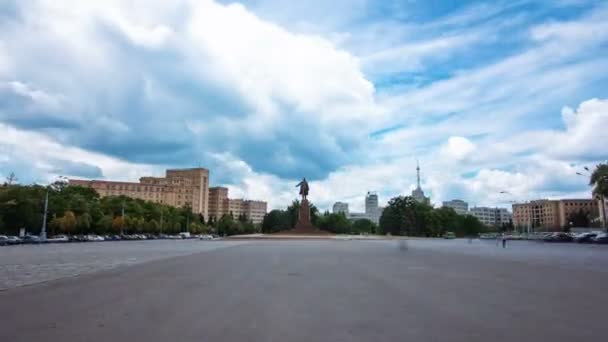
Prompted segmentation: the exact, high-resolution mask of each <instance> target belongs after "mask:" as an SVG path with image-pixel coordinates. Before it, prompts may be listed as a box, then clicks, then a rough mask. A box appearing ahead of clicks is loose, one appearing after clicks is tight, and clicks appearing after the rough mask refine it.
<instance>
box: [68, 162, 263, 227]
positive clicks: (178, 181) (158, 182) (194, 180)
mask: <svg viewBox="0 0 608 342" xmlns="http://www.w3.org/2000/svg"><path fill="white" fill-rule="evenodd" d="M69 184H70V185H79V186H84V187H90V188H93V189H94V190H95V191H97V193H99V195H100V196H101V197H106V196H127V197H130V198H138V199H142V200H145V201H151V202H155V203H160V204H165V205H170V206H173V207H182V208H184V207H190V208H192V212H193V213H196V214H201V215H203V217H204V218H205V220H209V218H210V217H213V218H214V219H216V220H217V219H219V218H220V217H222V215H224V214H229V213H232V215H233V216H234V217H235V218H236V217H238V216H240V215H245V217H246V218H247V219H248V220H251V221H252V222H253V223H261V222H262V220H263V219H264V215H266V207H267V205H266V202H263V201H251V200H243V199H230V198H228V188H225V187H212V188H210V187H209V170H207V169H204V168H194V169H173V170H167V171H166V173H165V177H141V178H140V179H139V183H135V182H115V181H105V180H81V179H70V180H69Z"/></svg>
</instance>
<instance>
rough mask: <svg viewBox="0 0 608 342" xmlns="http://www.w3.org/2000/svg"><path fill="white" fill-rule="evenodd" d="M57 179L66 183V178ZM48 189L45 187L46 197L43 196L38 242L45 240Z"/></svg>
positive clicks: (48, 187)
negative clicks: (42, 211)
mask: <svg viewBox="0 0 608 342" xmlns="http://www.w3.org/2000/svg"><path fill="white" fill-rule="evenodd" d="M58 178H59V179H61V180H65V181H66V182H67V178H66V177H63V176H59V177H58ZM50 189H51V186H50V185H48V186H47V187H46V195H45V196H44V214H43V215H42V228H41V229H40V240H42V241H45V240H46V218H47V216H48V211H49V190H50Z"/></svg>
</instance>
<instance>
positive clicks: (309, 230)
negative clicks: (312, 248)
mask: <svg viewBox="0 0 608 342" xmlns="http://www.w3.org/2000/svg"><path fill="white" fill-rule="evenodd" d="M296 187H299V188H300V196H302V199H301V200H300V209H299V211H298V221H297V222H296V226H295V227H294V228H293V229H292V230H291V231H290V232H291V233H298V234H328V233H327V232H325V231H323V230H320V229H319V228H317V227H315V226H314V225H313V224H312V222H311V221H310V203H308V198H307V197H308V191H309V190H310V188H309V187H308V182H307V181H306V177H305V178H303V179H302V181H301V182H300V183H298V185H296Z"/></svg>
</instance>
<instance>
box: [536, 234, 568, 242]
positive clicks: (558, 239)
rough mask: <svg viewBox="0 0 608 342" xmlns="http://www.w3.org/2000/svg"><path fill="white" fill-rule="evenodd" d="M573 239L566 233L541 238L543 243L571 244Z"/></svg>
mask: <svg viewBox="0 0 608 342" xmlns="http://www.w3.org/2000/svg"><path fill="white" fill-rule="evenodd" d="M572 240H573V238H572V236H570V235H569V234H566V233H553V234H551V235H548V236H546V237H545V238H543V241H545V242H572Z"/></svg>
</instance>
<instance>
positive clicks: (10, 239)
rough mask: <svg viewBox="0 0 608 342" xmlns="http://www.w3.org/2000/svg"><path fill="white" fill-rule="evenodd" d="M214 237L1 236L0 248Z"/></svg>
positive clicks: (131, 235)
mask: <svg viewBox="0 0 608 342" xmlns="http://www.w3.org/2000/svg"><path fill="white" fill-rule="evenodd" d="M215 238H217V236H214V235H191V234H190V233H180V234H177V235H169V234H158V235H154V234H121V235H96V234H88V235H55V236H52V237H49V238H47V239H46V240H42V239H40V237H39V236H37V235H26V236H24V237H18V236H6V235H0V246H7V245H25V244H41V243H67V242H98V241H133V240H158V239H165V240H182V239H200V240H213V239H215Z"/></svg>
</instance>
